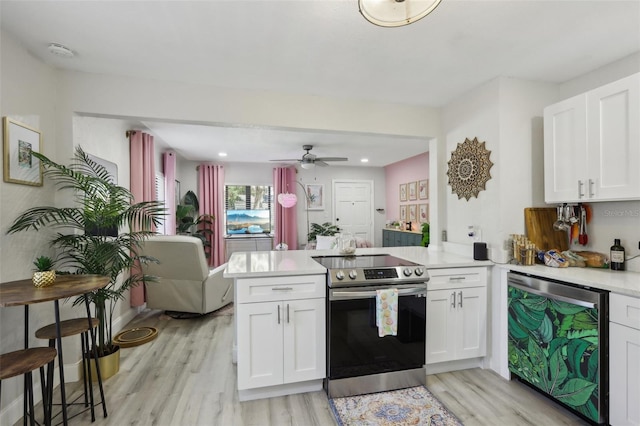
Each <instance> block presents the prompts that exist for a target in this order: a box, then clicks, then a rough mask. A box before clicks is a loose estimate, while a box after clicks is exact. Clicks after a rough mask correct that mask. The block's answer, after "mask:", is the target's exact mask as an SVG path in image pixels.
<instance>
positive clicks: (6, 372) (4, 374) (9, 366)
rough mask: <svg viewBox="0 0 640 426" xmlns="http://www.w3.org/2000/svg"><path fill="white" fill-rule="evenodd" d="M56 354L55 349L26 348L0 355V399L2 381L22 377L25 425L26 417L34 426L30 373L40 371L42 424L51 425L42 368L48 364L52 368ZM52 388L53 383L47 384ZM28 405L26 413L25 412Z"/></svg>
mask: <svg viewBox="0 0 640 426" xmlns="http://www.w3.org/2000/svg"><path fill="white" fill-rule="evenodd" d="M57 354H58V352H57V351H56V350H55V348H51V347H48V348H47V347H42V348H28V349H22V350H19V351H14V352H9V353H6V354H2V355H0V398H1V397H2V381H3V380H4V379H8V378H10V377H15V376H20V375H24V394H25V395H24V424H25V425H26V424H27V416H29V418H30V422H31V426H33V425H35V423H36V422H35V418H34V413H33V378H32V377H33V376H32V374H31V372H32V371H33V370H35V369H37V368H39V369H40V385H41V386H42V407H43V410H44V424H45V425H51V411H50V408H51V407H50V405H49V404H48V403H47V399H46V398H47V397H48V395H50V392H48V390H47V385H46V384H45V381H44V366H45V365H47V364H49V368H53V360H54V359H55V358H56V355H57ZM49 383H50V385H51V386H52V385H53V383H52V382H49ZM27 405H28V411H27Z"/></svg>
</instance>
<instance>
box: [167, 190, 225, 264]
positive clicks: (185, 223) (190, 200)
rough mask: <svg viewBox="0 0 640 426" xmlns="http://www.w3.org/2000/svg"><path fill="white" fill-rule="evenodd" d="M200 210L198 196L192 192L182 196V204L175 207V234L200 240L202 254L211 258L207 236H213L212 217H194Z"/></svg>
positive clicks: (207, 215)
mask: <svg viewBox="0 0 640 426" xmlns="http://www.w3.org/2000/svg"><path fill="white" fill-rule="evenodd" d="M199 210H200V202H199V201H198V196H197V195H196V194H195V192H193V191H187V193H186V194H184V204H178V205H177V206H176V234H182V235H192V236H194V237H198V238H200V239H201V240H202V244H203V245H204V253H205V255H206V256H207V257H210V256H211V243H210V242H209V236H210V235H211V234H213V224H214V219H215V218H214V216H213V215H209V214H203V215H200V216H196V214H197V212H198V211H199Z"/></svg>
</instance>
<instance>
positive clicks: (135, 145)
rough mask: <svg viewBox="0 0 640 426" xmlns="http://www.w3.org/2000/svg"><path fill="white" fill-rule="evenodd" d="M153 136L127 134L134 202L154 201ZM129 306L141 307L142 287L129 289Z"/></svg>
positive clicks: (142, 302) (140, 133)
mask: <svg viewBox="0 0 640 426" xmlns="http://www.w3.org/2000/svg"><path fill="white" fill-rule="evenodd" d="M154 156H155V153H154V147H153V136H151V135H149V134H147V133H143V132H141V131H137V130H135V131H134V130H132V131H130V132H129V164H130V175H131V177H130V190H131V193H132V194H133V197H134V202H135V203H139V202H142V201H154V200H155V199H156V187H155V184H156V171H155V162H154ZM130 295H131V306H141V305H143V304H144V302H145V297H144V286H142V285H138V286H135V287H132V288H131V289H130Z"/></svg>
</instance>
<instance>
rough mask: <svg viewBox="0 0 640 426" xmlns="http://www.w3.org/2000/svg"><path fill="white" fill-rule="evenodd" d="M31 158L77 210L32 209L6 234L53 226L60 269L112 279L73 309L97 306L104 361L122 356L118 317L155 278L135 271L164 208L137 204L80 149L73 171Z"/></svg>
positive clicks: (99, 343)
mask: <svg viewBox="0 0 640 426" xmlns="http://www.w3.org/2000/svg"><path fill="white" fill-rule="evenodd" d="M32 154H33V155H34V156H35V157H37V158H38V159H39V160H40V161H41V163H42V165H43V167H44V174H45V177H47V178H50V179H51V180H52V181H53V182H54V183H55V184H56V186H57V187H58V189H59V190H70V191H72V192H73V194H74V196H75V201H76V202H75V204H74V205H73V206H72V207H50V206H45V207H33V208H30V209H28V210H26V211H25V212H24V213H22V214H21V215H20V216H18V218H16V219H15V221H14V222H13V224H12V225H11V227H10V228H9V230H8V231H7V232H8V233H16V232H19V231H27V230H30V229H32V230H36V231H39V230H41V229H47V228H52V227H53V228H55V229H57V230H58V232H57V233H56V234H55V235H54V236H53V237H52V239H51V241H50V244H51V246H52V247H54V249H56V250H57V251H58V252H59V254H58V257H57V262H58V266H59V267H61V268H65V269H67V271H68V272H70V273H76V274H96V275H104V276H108V277H109V278H110V281H109V284H108V285H107V286H106V287H104V288H102V289H99V290H96V291H94V292H92V293H88V294H86V295H84V296H81V297H80V298H78V299H76V300H75V301H74V305H77V304H80V303H84V300H85V299H84V298H85V297H86V298H88V301H89V302H90V303H92V304H93V305H94V307H95V315H96V317H97V318H98V319H99V321H100V323H99V326H98V333H97V340H96V345H97V349H98V354H99V356H107V355H110V354H114V353H117V354H118V355H119V351H118V349H119V348H118V347H117V346H116V345H114V343H113V340H112V338H113V313H114V310H115V308H116V304H117V302H118V301H119V300H121V299H123V298H124V296H125V294H126V291H127V290H129V289H130V288H131V287H133V286H136V285H138V284H140V283H142V282H144V281H145V280H151V279H153V277H149V276H146V275H144V274H142V273H140V272H139V269H138V268H134V266H136V264H137V263H138V262H147V261H151V259H148V258H145V257H143V256H139V255H138V249H139V247H140V243H141V242H142V241H144V239H145V238H147V237H148V236H149V235H151V234H153V233H154V232H153V230H152V229H153V227H154V226H157V225H159V223H160V219H161V217H162V216H163V215H164V205H163V203H162V202H158V201H145V202H140V203H135V204H134V203H133V201H134V200H133V195H132V194H131V192H130V191H129V190H128V189H126V188H123V187H121V186H118V185H117V184H115V183H114V181H113V178H112V177H111V176H110V174H109V172H108V171H107V170H106V169H105V168H104V167H103V166H102V165H100V164H98V163H96V162H95V161H93V160H91V158H90V157H88V156H87V155H86V154H85V152H84V151H83V150H82V148H81V147H78V148H76V151H75V154H74V159H73V162H72V164H71V165H69V166H64V165H61V164H57V163H55V162H53V161H51V160H49V159H48V158H47V157H45V156H44V155H42V154H40V153H36V152H33V153H32ZM61 231H64V233H63V232H61ZM132 268H133V269H132ZM136 271H138V272H136ZM116 358H118V359H119V357H116ZM101 365H102V364H101ZM115 372H117V368H116V369H115V371H114V374H115ZM103 378H106V377H105V376H103Z"/></svg>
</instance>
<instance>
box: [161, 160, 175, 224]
mask: <svg viewBox="0 0 640 426" xmlns="http://www.w3.org/2000/svg"><path fill="white" fill-rule="evenodd" d="M162 165H163V170H164V205H165V207H166V208H167V213H166V214H167V215H166V216H165V217H164V233H165V234H166V235H176V207H177V206H176V153H175V152H173V151H166V152H165V153H163V154H162Z"/></svg>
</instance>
